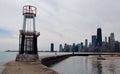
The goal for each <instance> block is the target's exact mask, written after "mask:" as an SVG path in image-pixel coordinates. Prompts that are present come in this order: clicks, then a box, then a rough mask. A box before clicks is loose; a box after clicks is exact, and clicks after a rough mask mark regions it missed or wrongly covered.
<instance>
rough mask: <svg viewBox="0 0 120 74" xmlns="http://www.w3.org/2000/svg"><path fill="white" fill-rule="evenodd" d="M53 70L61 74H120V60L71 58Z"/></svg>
mask: <svg viewBox="0 0 120 74" xmlns="http://www.w3.org/2000/svg"><path fill="white" fill-rule="evenodd" d="M51 69H53V70H55V71H57V72H59V73H60V74H120V60H119V59H116V60H92V59H89V58H88V57H87V56H74V57H69V58H68V59H65V60H63V61H61V62H59V63H57V64H55V65H52V66H51Z"/></svg>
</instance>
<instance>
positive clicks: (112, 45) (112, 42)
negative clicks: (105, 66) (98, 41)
mask: <svg viewBox="0 0 120 74" xmlns="http://www.w3.org/2000/svg"><path fill="white" fill-rule="evenodd" d="M109 49H110V50H111V51H114V50H115V38H114V33H111V34H110V37H109Z"/></svg>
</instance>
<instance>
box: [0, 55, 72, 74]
mask: <svg viewBox="0 0 120 74" xmlns="http://www.w3.org/2000/svg"><path fill="white" fill-rule="evenodd" d="M70 56H72V55H71V54H67V55H56V56H47V57H40V61H36V62H16V61H11V62H8V63H6V64H5V69H4V70H3V71H2V74H59V73H58V72H56V71H54V70H52V69H50V68H48V67H47V66H50V65H52V64H54V63H56V62H59V61H62V60H64V59H66V58H68V57H70Z"/></svg>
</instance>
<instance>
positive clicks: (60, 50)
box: [59, 44, 63, 52]
mask: <svg viewBox="0 0 120 74" xmlns="http://www.w3.org/2000/svg"><path fill="white" fill-rule="evenodd" d="M62 49H63V48H62V44H60V45H59V52H62Z"/></svg>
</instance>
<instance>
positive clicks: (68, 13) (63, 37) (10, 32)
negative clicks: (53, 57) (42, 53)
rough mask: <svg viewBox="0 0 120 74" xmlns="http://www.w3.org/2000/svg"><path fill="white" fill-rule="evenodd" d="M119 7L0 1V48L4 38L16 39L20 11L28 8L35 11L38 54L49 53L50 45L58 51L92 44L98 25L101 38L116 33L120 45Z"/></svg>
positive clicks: (86, 1) (92, 1)
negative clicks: (61, 45)
mask: <svg viewBox="0 0 120 74" xmlns="http://www.w3.org/2000/svg"><path fill="white" fill-rule="evenodd" d="M119 3H120V1H119V0H115V1H113V0H13V1H8V0H1V1H0V9H1V14H0V36H1V37H2V38H0V39H4V40H3V41H2V42H1V44H2V43H7V41H6V40H5V39H6V38H3V37H8V38H9V36H10V37H13V39H14V38H15V39H18V37H19V29H21V28H22V25H23V15H22V7H23V6H24V5H28V4H30V5H33V6H36V7H37V17H36V28H37V31H39V32H41V36H40V37H39V38H38V43H39V44H38V47H39V48H40V50H44V49H45V50H48V49H49V44H50V43H51V42H54V43H55V44H56V49H58V46H59V44H60V43H61V44H64V43H69V44H70V43H80V42H81V41H84V39H86V38H88V40H89V41H91V35H93V34H96V29H97V25H101V27H102V32H103V37H104V36H109V35H110V33H111V32H115V38H116V40H119V41H120V38H119V37H120V34H119V32H120V29H119V27H120V26H119V25H120V15H119V13H120V10H119V9H120V5H119ZM3 24H4V25H3ZM8 38H7V39H8ZM8 41H12V39H11V38H9V39H8ZM13 41H14V42H13V45H12V46H15V47H16V43H17V42H18V41H17V40H13ZM6 48H7V47H6ZM11 48H12V47H11ZM16 49H17V47H16Z"/></svg>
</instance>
